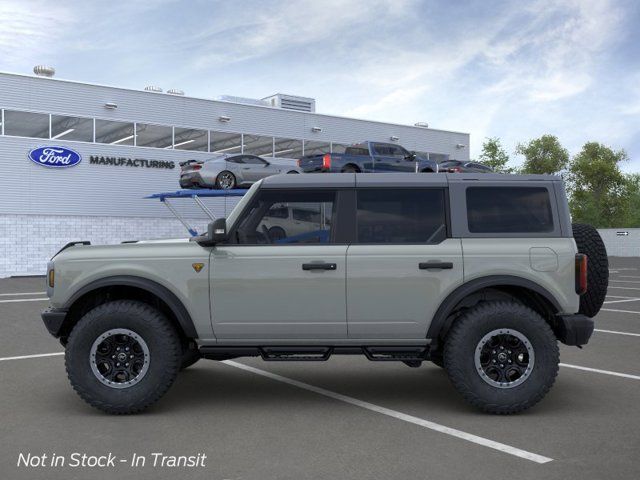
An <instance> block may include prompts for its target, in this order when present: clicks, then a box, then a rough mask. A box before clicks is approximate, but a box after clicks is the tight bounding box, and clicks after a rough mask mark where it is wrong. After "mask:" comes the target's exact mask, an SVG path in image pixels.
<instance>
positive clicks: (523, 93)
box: [0, 0, 640, 172]
mask: <svg viewBox="0 0 640 480" xmlns="http://www.w3.org/2000/svg"><path fill="white" fill-rule="evenodd" d="M638 24H640V2H637V1H635V0H563V1H549V0H530V1H526V2H524V1H510V2H509V1H490V0H485V1H480V0H479V1H462V0H461V1H447V0H433V1H430V0H429V1H428V0H422V1H421V0H264V1H242V0H236V1H215V0H209V1H204V0H192V1H184V0H183V1H170V0H145V1H137V0H129V1H120V0H111V1H109V2H103V1H97V0H80V1H77V0H71V1H65V0H56V1H53V0H46V1H45V0H0V71H6V72H14V73H25V74H29V73H31V72H32V68H33V66H34V65H36V64H46V65H52V66H54V67H55V68H56V72H57V73H56V77H57V78H64V79H70V80H78V81H83V82H89V83H100V84H106V85H114V86H121V87H127V88H134V89H141V88H144V86H146V85H158V86H160V87H162V88H164V89H165V91H166V90H167V89H169V88H179V89H181V90H184V91H185V92H186V94H187V95H190V96H196V97H205V98H216V97H218V96H220V95H235V96H242V97H252V98H263V97H266V96H268V95H271V94H273V93H276V92H282V93H289V94H293V95H301V96H307V97H313V98H315V99H316V109H317V111H318V112H320V113H327V114H336V115H342V116H350V117H356V118H364V119H371V120H379V121H387V122H393V123H402V124H410V125H411V124H414V123H415V122H427V123H428V124H429V126H430V127H432V128H438V129H445V130H455V131H462V132H468V133H470V134H471V145H470V153H471V156H472V158H473V157H477V156H478V155H479V153H480V151H481V148H482V142H483V141H484V139H485V138H486V137H499V138H500V139H501V141H502V143H503V145H504V147H505V148H506V150H507V152H508V153H509V154H510V155H511V156H512V158H513V160H514V164H519V163H520V162H521V161H522V159H521V158H518V157H517V156H515V154H514V150H515V148H516V145H517V144H518V143H519V142H525V141H527V140H530V139H532V138H535V137H538V136H540V135H543V134H553V135H556V136H558V138H559V139H560V141H561V143H562V144H563V145H564V146H565V147H566V148H568V149H569V151H570V152H571V154H576V153H578V152H579V151H580V148H581V147H582V145H583V144H584V143H585V142H587V141H598V142H601V143H604V144H606V145H608V146H610V147H612V148H614V149H616V150H617V149H624V150H626V151H627V153H628V154H629V157H630V160H629V162H627V163H626V164H625V165H624V166H623V170H625V171H633V172H640V28H638V27H637V26H638Z"/></svg>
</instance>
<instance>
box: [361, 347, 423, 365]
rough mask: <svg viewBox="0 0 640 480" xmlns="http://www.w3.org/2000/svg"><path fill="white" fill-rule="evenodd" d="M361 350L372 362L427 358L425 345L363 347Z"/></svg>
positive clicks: (408, 360) (421, 359)
mask: <svg viewBox="0 0 640 480" xmlns="http://www.w3.org/2000/svg"><path fill="white" fill-rule="evenodd" d="M362 351H363V353H364V354H365V356H366V357H367V358H368V359H369V360H371V361H373V362H411V361H419V362H421V361H423V360H426V359H427V348H426V347H363V348H362Z"/></svg>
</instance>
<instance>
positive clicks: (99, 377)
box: [65, 300, 182, 414]
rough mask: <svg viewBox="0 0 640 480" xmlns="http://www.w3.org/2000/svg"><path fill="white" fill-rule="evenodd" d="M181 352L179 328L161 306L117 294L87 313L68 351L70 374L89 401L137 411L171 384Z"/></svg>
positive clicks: (119, 410) (104, 407)
mask: <svg viewBox="0 0 640 480" xmlns="http://www.w3.org/2000/svg"><path fill="white" fill-rule="evenodd" d="M181 357H182V348H181V345H180V339H179V337H178V333H177V332H176V330H175V329H174V327H173V325H172V324H171V323H170V322H169V321H168V320H167V318H166V317H165V316H164V315H163V314H162V313H161V312H160V311H158V310H156V309H155V308H153V307H151V306H150V305H147V304H145V303H142V302H138V301H133V300H117V301H113V302H108V303H104V304H102V305H99V306H97V307H96V308H94V309H93V310H90V311H89V312H88V313H86V314H85V315H84V316H83V317H82V318H81V319H80V320H79V321H78V323H77V324H76V325H75V326H74V327H73V330H72V331H71V334H70V335H69V341H68V343H67V346H66V351H65V366H66V369H67V376H68V377H69V381H70V382H71V385H72V387H73V388H74V390H75V391H76V392H77V393H78V395H80V397H81V398H82V399H83V400H84V401H86V402H87V403H88V404H89V405H91V406H93V407H95V408H98V409H100V410H103V411H105V412H107V413H114V414H127V413H137V412H140V411H142V410H144V409H146V408H147V407H149V406H151V405H152V404H154V403H155V402H156V401H158V400H159V399H160V398H161V397H162V396H163V395H164V394H165V393H166V392H167V390H168V389H169V387H171V385H172V384H173V382H174V380H175V378H176V376H177V374H178V370H179V368H180V360H181Z"/></svg>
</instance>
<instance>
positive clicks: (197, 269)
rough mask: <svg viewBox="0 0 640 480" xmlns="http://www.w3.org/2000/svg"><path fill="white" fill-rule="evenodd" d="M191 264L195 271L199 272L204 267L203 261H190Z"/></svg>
mask: <svg viewBox="0 0 640 480" xmlns="http://www.w3.org/2000/svg"><path fill="white" fill-rule="evenodd" d="M191 266H192V267H193V269H194V270H195V271H196V273H200V271H201V270H202V269H203V268H204V263H192V264H191Z"/></svg>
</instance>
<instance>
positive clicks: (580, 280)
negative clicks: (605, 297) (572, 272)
mask: <svg viewBox="0 0 640 480" xmlns="http://www.w3.org/2000/svg"><path fill="white" fill-rule="evenodd" d="M587 262H588V259H587V256H586V255H585V254H583V253H577V254H576V293H577V294H578V295H583V294H585V293H587Z"/></svg>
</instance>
